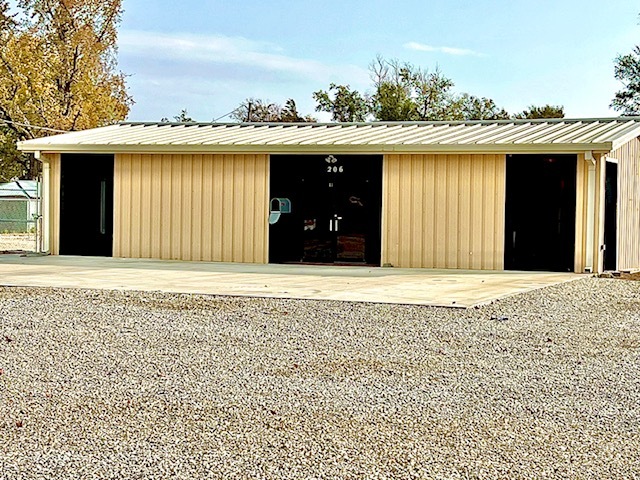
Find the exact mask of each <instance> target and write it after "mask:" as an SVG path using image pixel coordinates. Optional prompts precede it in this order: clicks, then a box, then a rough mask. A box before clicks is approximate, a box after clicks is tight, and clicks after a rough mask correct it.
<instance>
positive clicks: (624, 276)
mask: <svg viewBox="0 0 640 480" xmlns="http://www.w3.org/2000/svg"><path fill="white" fill-rule="evenodd" d="M599 276H600V278H614V279H617V280H635V281H640V272H605V273H602V274H600V275H599Z"/></svg>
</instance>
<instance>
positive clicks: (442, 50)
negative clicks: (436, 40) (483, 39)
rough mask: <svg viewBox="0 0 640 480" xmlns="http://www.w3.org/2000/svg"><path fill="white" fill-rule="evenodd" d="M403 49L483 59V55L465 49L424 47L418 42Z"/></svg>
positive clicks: (406, 44)
mask: <svg viewBox="0 0 640 480" xmlns="http://www.w3.org/2000/svg"><path fill="white" fill-rule="evenodd" d="M403 47H404V48H407V49H409V50H417V51H420V52H440V53H446V54H447V55H457V56H465V55H470V56H474V57H484V54H482V53H479V52H476V51H474V50H469V49H467V48H455V47H434V46H433V45H426V44H424V43H418V42H408V43H405V44H404V45H403Z"/></svg>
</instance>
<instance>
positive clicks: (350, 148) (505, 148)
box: [18, 142, 612, 155]
mask: <svg viewBox="0 0 640 480" xmlns="http://www.w3.org/2000/svg"><path fill="white" fill-rule="evenodd" d="M18 149H19V150H21V151H23V152H33V153H35V152H40V153H42V154H48V153H96V154H98V153H100V154H105V153H106V154H109V153H114V154H115V153H130V154H135V153H145V154H167V153H176V154H178V153H192V154H214V153H226V154H234V153H235V154H258V153H261V154H291V155H296V154H325V153H334V154H385V153H413V154H420V153H429V154H456V153H460V154H473V153H475V154H516V153H521V154H535V153H540V154H543V153H575V154H578V153H582V152H585V151H605V152H609V151H611V150H612V142H604V143H579V144H578V143H558V144H553V143H545V144H504V145H496V144H491V145H482V144H464V145H459V144H450V145H445V144H427V145H421V144H410V145H407V144H402V145H389V144H387V145H340V144H331V143H327V144H313V145H300V144H291V145H268V144H259V145H246V144H245V145H202V144H198V145H123V144H102V145H98V144H95V145H94V144H91V145H89V144H74V145H55V144H50V145H37V146H36V145H20V144H18Z"/></svg>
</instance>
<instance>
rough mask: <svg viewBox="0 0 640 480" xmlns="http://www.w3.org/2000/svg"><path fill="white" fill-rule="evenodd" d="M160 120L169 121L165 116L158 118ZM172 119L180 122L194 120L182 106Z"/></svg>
mask: <svg viewBox="0 0 640 480" xmlns="http://www.w3.org/2000/svg"><path fill="white" fill-rule="evenodd" d="M160 121H161V122H165V123H166V122H170V121H171V120H169V119H168V118H167V117H162V118H161V119H160ZM173 121H174V122H180V123H192V122H195V120H194V119H193V118H191V117H190V116H189V112H187V109H186V108H183V109H182V110H181V111H180V114H179V115H174V117H173Z"/></svg>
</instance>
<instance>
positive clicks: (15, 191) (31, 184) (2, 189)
mask: <svg viewBox="0 0 640 480" xmlns="http://www.w3.org/2000/svg"><path fill="white" fill-rule="evenodd" d="M37 197H38V182H37V181H36V180H17V181H14V182H8V183H0V198H30V199H33V198H37Z"/></svg>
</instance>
